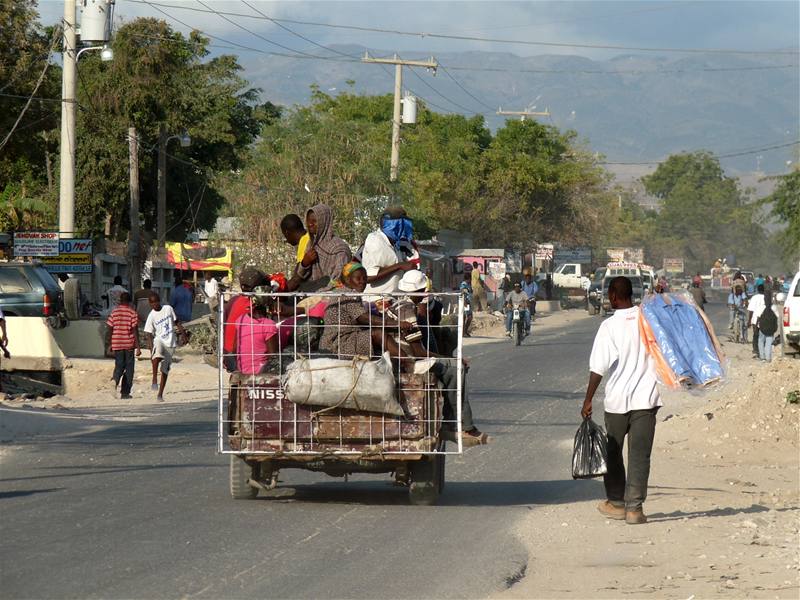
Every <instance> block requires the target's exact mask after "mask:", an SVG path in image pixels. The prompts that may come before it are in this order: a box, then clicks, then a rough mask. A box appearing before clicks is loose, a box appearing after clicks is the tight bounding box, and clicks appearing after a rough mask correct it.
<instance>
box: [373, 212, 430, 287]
mask: <svg viewBox="0 0 800 600" xmlns="http://www.w3.org/2000/svg"><path fill="white" fill-rule="evenodd" d="M410 223H411V220H410V219H409V218H408V217H407V216H406V211H405V210H404V209H403V208H401V207H390V208H388V209H386V212H385V213H384V214H383V215H381V222H380V228H379V229H378V230H377V231H373V232H372V233H370V234H369V235H368V236H367V239H366V241H365V242H364V250H363V251H362V252H361V264H362V265H364V268H365V269H366V270H367V287H366V289H365V290H364V292H365V293H367V294H381V293H390V292H396V291H397V290H398V289H399V285H400V278H401V277H402V276H403V273H405V272H406V271H410V270H411V269H416V268H417V264H416V263H414V262H412V261H410V260H407V259H406V255H405V254H404V253H403V252H402V251H401V250H400V248H398V246H399V245H400V244H401V243H402V242H409V241H410V231H409V230H410ZM403 236H407V238H406V239H404V237H403Z"/></svg>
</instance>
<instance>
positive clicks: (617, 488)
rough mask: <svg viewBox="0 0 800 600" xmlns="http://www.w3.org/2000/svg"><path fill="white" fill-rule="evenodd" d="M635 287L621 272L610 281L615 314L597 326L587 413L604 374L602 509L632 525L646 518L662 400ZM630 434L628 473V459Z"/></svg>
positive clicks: (591, 361) (586, 401) (609, 297)
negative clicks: (635, 299) (643, 336)
mask: <svg viewBox="0 0 800 600" xmlns="http://www.w3.org/2000/svg"><path fill="white" fill-rule="evenodd" d="M632 298H633V287H632V285H631V281H630V279H628V278H627V277H615V278H614V279H612V280H611V283H610V285H609V287H608V300H609V302H610V303H611V308H613V309H614V315H613V316H612V317H610V318H609V319H607V320H606V321H604V322H603V323H602V324H601V325H600V329H598V331H597V335H596V336H595V338H594V345H593V346H592V355H591V357H590V358H589V370H590V373H589V385H588V386H587V388H586V399H585V400H584V402H583V408H582V410H581V415H582V416H583V417H584V418H591V416H592V399H593V397H594V394H595V391H597V388H598V386H599V385H600V382H601V380H602V379H603V376H605V375H606V374H608V381H607V382H606V389H605V399H604V401H603V404H604V406H605V424H606V432H607V434H608V461H607V464H608V472H607V473H606V475H604V477H603V480H604V483H605V488H606V498H607V500H605V501H604V502H601V503H600V504H599V505H598V507H597V508H598V510H599V511H600V512H601V513H603V514H604V515H605V516H606V517H608V518H611V519H619V520H622V519H624V520H625V522H626V523H628V524H630V525H637V524H640V523H646V522H647V517H645V515H644V511H643V509H642V505H643V503H644V501H645V499H646V498H647V480H648V478H649V476H650V452H651V450H652V448H653V436H654V434H655V429H656V413H657V412H658V408H659V407H660V406H661V397H660V395H659V392H658V386H657V378H656V370H655V365H654V364H653V360H652V358H651V357H650V356H649V355H648V354H647V351H646V350H645V347H644V344H643V343H642V340H641V337H640V335H639V307H637V306H633V302H632ZM626 435H627V438H628V473H627V478H626V473H625V464H624V462H623V459H622V448H623V445H624V442H625V437H626Z"/></svg>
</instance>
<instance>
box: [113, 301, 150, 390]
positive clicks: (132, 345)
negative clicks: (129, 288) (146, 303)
mask: <svg viewBox="0 0 800 600" xmlns="http://www.w3.org/2000/svg"><path fill="white" fill-rule="evenodd" d="M106 325H108V331H109V335H110V336H111V351H112V352H113V353H114V388H115V389H116V387H117V386H118V385H119V384H120V382H122V387H121V388H120V399H121V400H130V399H131V398H132V396H131V387H132V386H133V369H134V366H135V364H136V358H135V357H136V356H141V354H142V351H141V350H140V349H139V316H138V315H137V314H136V311H135V310H133V308H132V307H131V295H130V294H129V293H128V292H122V293H121V294H120V295H119V306H117V307H116V308H115V309H114V310H113V311H111V314H110V315H109V316H108V321H107V322H106Z"/></svg>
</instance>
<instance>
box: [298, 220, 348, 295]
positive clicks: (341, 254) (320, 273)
mask: <svg viewBox="0 0 800 600" xmlns="http://www.w3.org/2000/svg"><path fill="white" fill-rule="evenodd" d="M310 212H313V213H314V216H315V217H316V218H317V233H316V235H315V236H314V237H313V238H312V239H311V240H309V242H308V244H309V247H311V248H314V250H316V251H317V256H318V258H317V261H316V262H315V263H314V264H313V265H311V279H314V280H316V279H320V278H322V277H328V278H329V279H330V280H333V279H335V278H336V277H338V276H339V274H340V273H341V269H342V266H343V265H344V264H345V263H347V262H348V261H349V260H350V259H351V258H352V256H353V254H352V252H351V251H350V246H348V245H347V243H346V242H345V241H344V240H343V239H341V238H338V237H336V236H335V235H334V234H333V211H332V210H331V207H330V206H328V205H327V204H316V205H314V206H312V207H311V208H310V209H308V211H306V220H308V213H310Z"/></svg>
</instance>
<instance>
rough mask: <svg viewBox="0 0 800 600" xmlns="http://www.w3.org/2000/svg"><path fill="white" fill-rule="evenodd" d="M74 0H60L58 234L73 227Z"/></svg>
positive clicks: (68, 235)
mask: <svg viewBox="0 0 800 600" xmlns="http://www.w3.org/2000/svg"><path fill="white" fill-rule="evenodd" d="M75 21H76V13H75V0H64V49H63V52H62V60H63V69H62V75H61V163H60V167H59V170H60V174H59V176H60V182H59V189H58V231H59V232H60V236H61V237H62V238H71V237H73V234H74V231H75V88H76V87H77V78H78V70H77V68H78V56H77V49H78V36H77V35H76V31H75V28H76V23H75Z"/></svg>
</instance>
